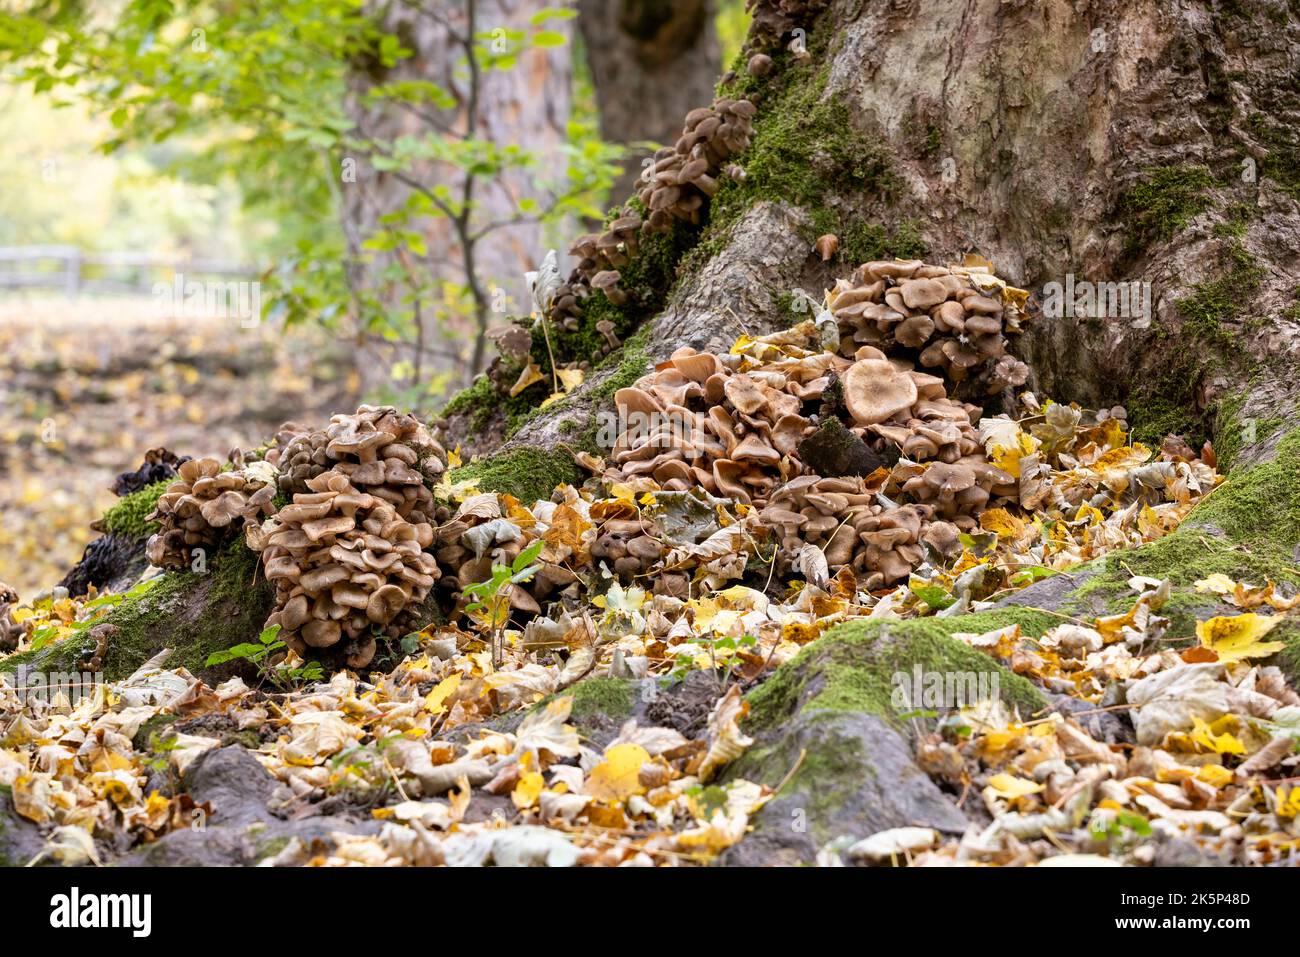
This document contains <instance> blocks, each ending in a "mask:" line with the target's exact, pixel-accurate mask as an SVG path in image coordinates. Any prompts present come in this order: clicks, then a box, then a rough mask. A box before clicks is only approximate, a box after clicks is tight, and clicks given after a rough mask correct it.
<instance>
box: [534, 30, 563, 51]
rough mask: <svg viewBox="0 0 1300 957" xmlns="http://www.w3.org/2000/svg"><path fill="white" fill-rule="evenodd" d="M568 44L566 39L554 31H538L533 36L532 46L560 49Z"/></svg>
mask: <svg viewBox="0 0 1300 957" xmlns="http://www.w3.org/2000/svg"><path fill="white" fill-rule="evenodd" d="M568 42H569V39H568V37H566V36H565V35H564V34H563V33H559V32H557V31H555V30H539V31H537V32H536V33H534V34H533V46H537V47H548V48H549V47H562V46H564V45H565V44H566V43H568Z"/></svg>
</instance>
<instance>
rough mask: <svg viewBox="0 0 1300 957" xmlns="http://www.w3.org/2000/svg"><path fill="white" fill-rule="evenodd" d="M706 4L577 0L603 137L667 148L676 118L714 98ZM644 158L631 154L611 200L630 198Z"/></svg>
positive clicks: (714, 42) (677, 127)
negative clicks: (628, 196)
mask: <svg viewBox="0 0 1300 957" xmlns="http://www.w3.org/2000/svg"><path fill="white" fill-rule="evenodd" d="M712 6H713V5H712V3H710V2H709V0H678V2H675V3H662V2H656V0H580V2H579V3H578V28H579V30H580V32H581V34H582V40H583V45H584V48H585V51H586V54H587V63H588V65H589V66H590V68H591V76H592V81H593V82H594V84H595V87H596V105H597V108H598V109H599V111H600V134H601V137H602V138H603V139H606V140H609V141H610V142H613V143H627V144H631V143H636V142H640V141H647V140H648V141H651V142H655V143H671V142H672V141H673V140H675V139H676V138H677V136H678V134H679V133H680V132H681V125H682V117H683V116H685V115H686V114H687V113H688V112H690V111H691V110H692V109H694V108H695V107H696V106H699V105H700V104H701V103H707V102H708V101H709V100H710V99H711V98H712V96H713V85H714V83H716V82H717V80H718V74H719V73H720V72H721V70H720V68H719V52H718V38H717V32H716V30H715V29H714V24H713V9H712ZM647 155H648V151H646V150H635V151H633V152H632V153H631V154H630V155H629V157H628V161H627V167H626V171H625V172H624V174H623V175H622V177H620V178H619V180H618V181H617V182H616V183H615V184H614V189H613V195H614V196H615V197H623V196H627V195H628V194H630V193H631V192H632V183H633V181H634V180H635V179H636V177H637V175H638V174H639V173H640V171H641V160H642V159H643V158H644V157H645V156H647Z"/></svg>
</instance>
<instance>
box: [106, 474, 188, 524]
mask: <svg viewBox="0 0 1300 957" xmlns="http://www.w3.org/2000/svg"><path fill="white" fill-rule="evenodd" d="M170 484H171V481H170V480H163V481H161V482H155V483H154V484H153V485H148V486H146V487H144V488H142V489H140V491H138V492H132V493H131V494H130V495H127V496H124V497H123V498H121V499H120V500H119V501H118V502H117V503H116V504H115V505H114V506H113V507H112V508H110V509H109V510H108V511H106V512H105V513H104V516H103V518H101V519H100V524H101V525H102V526H103V528H104V531H105V532H108V533H109V534H112V535H123V536H126V537H129V538H148V537H149V536H150V535H152V534H153V533H154V532H156V531H158V523H157V522H147V521H145V516H146V515H148V514H149V513H150V512H152V511H153V510H154V506H155V505H157V504H158V498H159V496H161V495H162V493H163V492H165V491H167V486H168V485H170Z"/></svg>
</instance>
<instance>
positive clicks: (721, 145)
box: [550, 97, 756, 328]
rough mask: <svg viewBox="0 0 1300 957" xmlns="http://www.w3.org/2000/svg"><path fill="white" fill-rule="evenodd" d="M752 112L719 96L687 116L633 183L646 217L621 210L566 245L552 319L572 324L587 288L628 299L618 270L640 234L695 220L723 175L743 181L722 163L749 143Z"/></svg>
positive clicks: (743, 103)
mask: <svg viewBox="0 0 1300 957" xmlns="http://www.w3.org/2000/svg"><path fill="white" fill-rule="evenodd" d="M755 112H756V110H755V108H754V104H753V103H751V102H749V101H748V100H741V99H728V98H725V97H724V98H720V99H718V100H715V101H714V103H713V105H712V106H702V107H699V108H698V109H694V110H692V111H691V112H690V113H688V114H687V115H686V122H685V125H684V127H683V129H682V135H681V136H680V137H679V138H678V139H677V142H676V143H674V144H673V145H672V146H665V147H663V148H662V149H661V150H659V152H657V153H655V155H654V157H653V159H652V160H651V161H650V164H649V165H648V166H646V168H645V170H644V171H643V172H642V174H641V177H640V178H639V179H638V180H637V189H638V194H637V195H638V199H639V200H640V201H641V205H642V206H643V207H644V208H645V209H646V210H648V216H647V217H646V218H645V219H644V220H643V219H642V217H641V215H640V214H639V213H638V212H637V211H636V210H635V209H632V208H631V207H624V208H623V209H622V210H621V212H620V215H619V216H618V217H616V218H615V219H614V220H612V221H611V222H610V223H609V225H608V226H606V227H605V228H604V229H603V230H602V231H601V232H599V233H589V234H587V235H584V236H579V237H578V238H577V239H576V240H575V241H574V242H573V244H572V245H571V246H570V247H569V255H571V256H573V257H575V258H576V259H577V265H576V266H575V268H574V270H573V272H572V273H571V274H570V275H569V278H568V280H567V281H566V282H564V283H562V284H561V285H560V286H559V287H558V288H557V289H556V291H555V295H554V298H553V299H552V300H551V307H550V318H551V319H552V321H554V322H556V323H558V324H560V325H562V326H565V327H566V328H574V327H576V325H577V322H578V320H579V318H580V317H581V315H582V302H583V300H584V299H586V297H587V296H588V295H590V294H591V291H592V290H593V289H595V290H599V291H601V292H603V293H604V294H605V296H606V297H607V298H608V299H609V301H610V302H612V303H613V304H614V305H616V306H619V305H623V304H624V303H625V302H626V301H627V292H626V291H625V290H624V289H623V288H622V287H621V286H620V285H619V282H620V280H621V279H622V275H621V274H620V272H619V270H620V269H621V268H622V267H623V266H626V265H627V264H628V263H629V262H630V261H631V260H632V257H634V256H635V255H636V254H637V249H638V241H639V237H640V236H641V233H642V232H643V231H648V232H664V231H667V230H668V229H670V228H671V227H672V224H673V223H674V222H675V221H684V222H689V223H694V224H698V223H699V222H700V221H701V219H702V217H703V211H704V209H705V207H706V206H707V205H708V202H709V199H710V198H711V197H712V196H713V194H714V193H716V192H717V191H718V179H719V177H720V176H722V175H723V174H724V172H725V173H726V175H730V176H733V177H737V178H740V177H742V176H743V173H742V171H741V170H740V168H739V167H736V166H734V165H733V164H730V163H729V161H730V160H731V158H732V157H733V156H735V155H736V154H737V153H739V152H741V151H742V150H744V149H745V148H746V147H747V146H748V145H749V137H750V134H751V132H752V131H753V119H754V114H755Z"/></svg>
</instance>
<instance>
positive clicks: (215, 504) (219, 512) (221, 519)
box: [199, 491, 245, 528]
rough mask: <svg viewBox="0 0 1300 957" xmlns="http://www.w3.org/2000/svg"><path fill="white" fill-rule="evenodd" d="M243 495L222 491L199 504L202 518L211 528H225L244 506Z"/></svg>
mask: <svg viewBox="0 0 1300 957" xmlns="http://www.w3.org/2000/svg"><path fill="white" fill-rule="evenodd" d="M244 502H245V499H244V496H243V495H241V494H239V493H238V492H233V491H230V492H222V493H221V494H220V495H218V496H217V497H216V498H210V499H208V500H207V501H206V502H204V503H203V504H202V505H200V506H199V512H200V513H202V515H203V520H204V521H205V522H207V523H208V524H209V525H211V526H212V527H213V528H225V527H226V526H227V525H229V524H230V523H231V522H232V521H234V519H235V518H237V517H238V516H239V513H240V512H241V511H242V510H243V508H244Z"/></svg>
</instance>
